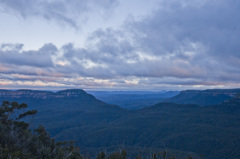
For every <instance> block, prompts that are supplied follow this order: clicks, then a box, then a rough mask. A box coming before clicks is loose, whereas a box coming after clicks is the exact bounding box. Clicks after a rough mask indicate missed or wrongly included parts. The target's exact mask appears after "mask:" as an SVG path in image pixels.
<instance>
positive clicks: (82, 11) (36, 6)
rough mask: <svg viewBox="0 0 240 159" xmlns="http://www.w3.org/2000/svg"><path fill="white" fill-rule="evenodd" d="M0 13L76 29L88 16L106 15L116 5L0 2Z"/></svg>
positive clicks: (104, 0) (62, 0) (61, 0)
mask: <svg viewBox="0 0 240 159" xmlns="http://www.w3.org/2000/svg"><path fill="white" fill-rule="evenodd" d="M0 4H1V6H0V11H1V12H4V13H11V14H16V15H17V16H19V17H23V18H31V17H32V18H34V17H41V18H44V19H46V20H49V21H56V22H58V23H60V24H67V25H70V26H72V27H74V28H78V27H79V26H80V25H81V24H79V23H82V22H83V21H85V20H87V19H88V18H89V16H88V14H90V13H91V12H97V13H98V14H107V13H108V12H109V11H111V10H112V9H113V8H115V7H116V6H117V4H118V2H117V1H116V0H101V1H96V0H87V1H86V0H34V1H28V0H20V1H15V0H0Z"/></svg>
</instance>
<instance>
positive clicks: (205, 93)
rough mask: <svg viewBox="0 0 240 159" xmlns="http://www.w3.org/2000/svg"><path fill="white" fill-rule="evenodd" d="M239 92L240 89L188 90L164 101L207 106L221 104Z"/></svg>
mask: <svg viewBox="0 0 240 159" xmlns="http://www.w3.org/2000/svg"><path fill="white" fill-rule="evenodd" d="M237 93H240V89H209V90H186V91H182V92H180V93H179V94H178V95H176V96H174V97H172V98H169V99H165V100H164V102H170V103H177V104H197V105H200V106H207V105H214V104H220V103H222V102H224V101H225V100H228V99H231V98H233V97H234V96H235V95H236V94H237Z"/></svg>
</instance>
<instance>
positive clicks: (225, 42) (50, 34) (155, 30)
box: [0, 0, 240, 91]
mask: <svg viewBox="0 0 240 159" xmlns="http://www.w3.org/2000/svg"><path fill="white" fill-rule="evenodd" d="M239 15H240V1H239V0H148V1H145V0H131V1H129V0H87V1H86V0H34V1H31V0H0V89H41V90H61V89H71V88H80V89H86V90H134V91H136V90H186V89H213V88H222V89H225V88H240V16H239Z"/></svg>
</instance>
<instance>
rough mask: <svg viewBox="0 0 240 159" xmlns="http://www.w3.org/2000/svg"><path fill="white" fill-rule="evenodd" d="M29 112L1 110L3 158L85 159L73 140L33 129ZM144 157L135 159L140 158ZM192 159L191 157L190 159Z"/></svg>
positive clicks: (18, 107) (113, 158)
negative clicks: (30, 126)
mask: <svg viewBox="0 0 240 159" xmlns="http://www.w3.org/2000/svg"><path fill="white" fill-rule="evenodd" d="M36 113H37V111H36V110H27V104H24V103H22V104H19V103H17V102H9V101H4V102H3V103H2V105H1V107H0V158H1V159H85V158H88V157H86V156H83V155H82V154H80V150H79V148H78V147H76V146H74V142H73V141H64V142H56V141H55V140H54V139H53V138H51V137H50V135H49V133H47V132H46V130H45V128H44V127H43V126H42V125H40V126H39V127H38V128H37V129H35V130H33V131H32V130H31V129H30V128H29V124H28V123H27V122H26V118H29V117H32V116H33V115H34V114H36ZM126 158H127V152H126V151H125V150H122V151H119V152H114V153H111V154H109V155H106V153H105V152H100V153H99V154H98V155H97V157H96V159H126ZM141 158H142V157H141V155H139V156H136V159H141ZM150 158H151V159H174V158H175V157H174V156H168V154H167V153H166V151H163V152H160V153H154V154H152V155H151V156H150ZM189 158H191V157H189Z"/></svg>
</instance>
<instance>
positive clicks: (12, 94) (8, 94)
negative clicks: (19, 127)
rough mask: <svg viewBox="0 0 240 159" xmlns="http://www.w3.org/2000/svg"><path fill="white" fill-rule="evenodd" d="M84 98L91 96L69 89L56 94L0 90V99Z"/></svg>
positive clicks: (78, 90)
mask: <svg viewBox="0 0 240 159" xmlns="http://www.w3.org/2000/svg"><path fill="white" fill-rule="evenodd" d="M80 96H81V97H82V96H89V94H87V93H86V92H85V91H83V90H81V89H68V90H63V91H58V92H56V93H54V92H50V91H36V90H17V91H11V90H0V98H37V99H46V98H64V97H80Z"/></svg>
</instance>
